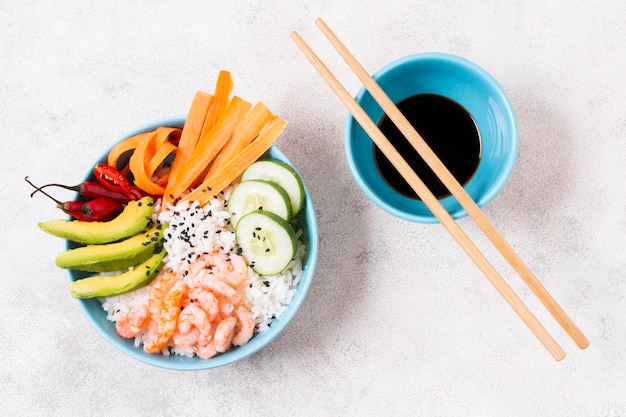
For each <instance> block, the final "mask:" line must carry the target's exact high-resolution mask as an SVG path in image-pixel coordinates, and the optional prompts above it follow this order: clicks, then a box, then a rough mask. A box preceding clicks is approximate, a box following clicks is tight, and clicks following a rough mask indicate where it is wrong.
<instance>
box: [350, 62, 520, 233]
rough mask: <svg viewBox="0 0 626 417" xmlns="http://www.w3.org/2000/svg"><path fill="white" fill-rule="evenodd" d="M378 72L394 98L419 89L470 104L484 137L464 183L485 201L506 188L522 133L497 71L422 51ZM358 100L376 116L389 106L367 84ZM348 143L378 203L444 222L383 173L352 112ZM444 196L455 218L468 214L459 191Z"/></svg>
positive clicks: (359, 178) (403, 214)
mask: <svg viewBox="0 0 626 417" xmlns="http://www.w3.org/2000/svg"><path fill="white" fill-rule="evenodd" d="M373 77H374V79H375V80H376V81H377V82H378V84H379V85H380V86H381V88H382V89H383V90H384V91H385V92H386V93H387V95H388V96H389V98H390V99H391V100H392V101H393V102H394V103H398V102H400V101H402V100H403V99H405V98H407V97H410V96H413V95H416V94H437V95H441V96H444V97H447V98H449V99H451V100H453V101H455V102H457V103H458V104H460V105H461V106H462V107H464V108H465V110H467V112H469V114H470V115H471V116H472V118H473V119H474V122H475V123H476V126H477V128H478V132H479V135H480V140H481V155H480V162H479V164H478V168H477V170H476V172H475V173H474V175H473V176H472V177H471V178H470V180H469V181H468V182H467V183H466V184H465V185H464V188H465V190H466V191H467V193H468V194H469V195H470V196H471V197H472V199H473V200H474V201H475V202H476V204H477V205H478V206H479V207H483V206H484V205H486V204H487V203H489V202H490V201H491V200H492V199H493V198H494V197H495V196H496V195H497V194H498V193H499V192H500V190H501V189H502V187H503V186H504V184H505V183H506V182H507V180H508V179H509V177H510V175H511V172H512V170H513V166H514V165H515V160H516V158H517V152H518V146H519V133H518V127H517V119H516V116H515V112H514V110H513V106H512V105H511V102H510V100H509V98H508V97H507V95H506V93H505V92H504V90H503V89H502V87H501V86H500V85H499V84H498V82H497V81H496V80H495V79H494V78H493V77H492V76H491V75H489V74H488V73H487V72H486V71H485V70H484V69H482V68H480V67H479V66H478V65H476V64H474V63H472V62H470V61H468V60H466V59H464V58H461V57H458V56H455V55H450V54H445V53H420V54H414V55H409V56H406V57H404V58H400V59H398V60H396V61H393V62H391V63H389V64H387V65H386V66H384V67H383V68H381V69H380V70H379V71H377V72H376V73H375V74H374V75H373ZM356 101H357V102H358V103H359V104H360V105H361V107H363V109H364V110H365V111H366V112H367V114H368V115H369V116H370V117H371V118H372V120H373V121H374V122H376V123H379V122H380V120H381V119H382V118H383V116H384V112H383V110H382V109H381V108H380V106H379V105H378V104H377V103H376V101H375V100H374V98H373V97H372V96H371V95H370V94H369V92H368V91H367V90H366V89H365V87H363V88H361V90H360V91H359V92H358V94H357V95H356ZM344 146H345V152H346V158H347V161H348V165H349V168H350V171H351V173H352V175H353V176H354V178H355V180H356V182H357V184H358V185H359V187H360V188H361V190H363V192H364V193H365V194H366V195H367V196H368V197H369V198H370V199H371V200H372V201H373V202H374V203H375V204H376V205H378V206H379V207H380V208H382V209H383V210H385V211H387V212H388V213H390V214H392V215H394V216H397V217H399V218H401V219H405V220H409V221H413V222H419V223H437V222H438V220H437V218H436V217H435V216H434V215H433V214H432V213H431V211H430V210H429V209H428V207H426V205H425V204H424V203H423V202H422V201H420V200H418V199H412V198H410V197H406V196H404V195H403V194H401V193H399V192H397V191H396V190H395V189H394V188H392V187H391V186H390V185H389V184H388V183H387V182H386V181H385V179H384V178H383V177H382V176H381V175H380V172H379V171H378V168H377V164H376V161H375V157H374V143H373V142H372V140H371V139H370V137H369V136H368V135H367V133H365V131H364V130H363V129H362V128H361V126H360V125H359V124H358V122H357V121H356V120H355V119H354V118H353V117H352V115H349V116H348V119H347V122H346V129H345V137H344ZM439 201H440V202H441V204H442V205H443V206H444V207H445V208H446V210H447V211H448V213H450V215H451V216H452V217H453V218H454V219H460V218H462V217H465V216H467V212H466V211H465V210H464V209H463V208H462V207H461V205H460V204H459V203H458V202H457V201H456V199H455V198H454V197H452V196H449V197H445V198H442V199H440V200H439Z"/></svg>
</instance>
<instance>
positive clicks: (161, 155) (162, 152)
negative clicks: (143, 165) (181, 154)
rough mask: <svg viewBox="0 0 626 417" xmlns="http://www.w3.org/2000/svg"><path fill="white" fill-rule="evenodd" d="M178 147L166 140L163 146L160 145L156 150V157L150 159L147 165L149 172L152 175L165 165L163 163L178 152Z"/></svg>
mask: <svg viewBox="0 0 626 417" xmlns="http://www.w3.org/2000/svg"><path fill="white" fill-rule="evenodd" d="M176 149H177V148H176V145H174V144H173V143H172V142H170V141H169V140H166V141H165V142H163V143H162V144H161V145H159V146H158V147H157V149H156V152H155V153H154V155H152V156H151V157H150V160H149V161H148V163H147V171H146V172H150V173H154V172H155V171H156V170H157V168H158V167H159V166H161V164H162V163H163V161H164V160H165V159H166V158H167V157H168V156H169V155H170V154H171V153H172V152H175V151H176ZM146 156H148V155H146Z"/></svg>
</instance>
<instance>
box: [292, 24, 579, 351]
mask: <svg viewBox="0 0 626 417" xmlns="http://www.w3.org/2000/svg"><path fill="white" fill-rule="evenodd" d="M316 23H317V24H318V25H319V26H320V28H321V29H322V31H323V32H324V34H325V35H326V36H327V37H328V38H329V40H330V39H333V40H331V42H332V43H333V45H334V46H335V47H336V48H337V44H339V45H340V49H342V50H343V51H344V54H342V56H344V55H345V52H346V51H347V49H346V48H345V47H344V46H343V45H341V42H340V41H339V40H338V39H337V38H336V36H334V34H332V32H331V31H330V29H328V27H327V26H326V25H325V24H324V22H323V21H322V20H321V19H318V20H317V21H316ZM291 37H292V38H293V40H294V41H295V42H296V44H297V45H298V47H299V48H300V49H301V50H302V51H303V53H304V54H305V56H306V57H307V58H308V59H309V61H310V62H311V63H312V64H313V66H314V67H315V69H316V70H317V71H318V72H319V73H320V75H321V76H322V78H323V79H324V80H325V81H326V83H327V84H328V85H329V86H330V88H331V89H332V90H333V92H335V94H336V95H337V96H338V97H339V99H340V100H341V101H342V102H343V104H344V105H345V106H346V107H347V108H348V110H349V111H350V112H351V113H352V115H353V116H354V117H355V119H356V120H357V121H358V122H359V124H361V126H362V127H363V129H364V130H365V131H366V132H367V133H368V135H369V136H370V137H371V138H372V140H373V141H374V143H376V145H377V146H378V147H379V148H380V149H381V151H382V152H383V153H384V154H385V156H386V157H387V158H388V159H389V160H390V161H391V162H392V163H393V164H394V166H395V167H396V169H398V171H399V172H400V174H401V175H402V176H403V177H404V178H405V179H406V180H407V182H408V183H409V184H410V185H411V187H412V188H413V190H414V191H415V192H416V193H417V194H418V196H419V197H420V198H421V199H422V201H423V202H424V203H425V204H426V206H427V207H428V208H429V209H430V210H431V211H432V212H433V214H434V215H435V217H437V219H438V220H439V221H440V223H441V224H442V225H443V226H444V227H445V228H446V230H448V232H449V233H450V234H451V235H452V237H453V238H454V239H455V240H456V241H457V242H458V243H459V245H460V246H461V247H462V248H463V249H464V250H465V252H466V253H467V254H468V255H469V256H470V258H471V259H472V260H473V261H474V263H476V265H477V266H478V267H479V269H480V270H481V271H482V272H483V274H485V276H486V277H487V278H488V279H489V281H490V282H491V283H492V285H494V287H495V288H496V290H497V291H498V292H499V293H500V294H501V295H502V297H503V298H504V299H505V300H506V301H507V303H508V304H509V305H510V306H511V307H512V308H513V310H514V311H515V312H516V313H517V314H518V315H519V317H520V318H521V319H522V321H524V323H525V324H526V325H527V326H528V327H529V328H530V330H531V331H532V332H533V333H534V334H535V335H536V337H537V338H538V339H539V340H540V341H541V343H542V344H543V345H544V346H545V347H546V349H547V350H548V351H549V352H550V354H552V356H553V357H554V358H555V359H557V360H561V359H563V358H564V357H565V352H564V351H563V349H561V347H560V346H559V345H558V344H557V343H556V341H555V340H554V338H552V336H551V335H550V334H549V333H548V332H547V330H546V329H545V328H544V327H543V325H542V324H541V323H540V322H539V321H538V320H537V319H536V317H535V316H534V315H533V314H532V313H531V312H530V310H529V309H528V308H527V307H526V306H525V305H524V303H523V302H522V301H521V300H520V299H519V297H518V296H517V295H516V294H515V293H514V292H513V290H512V289H511V288H510V287H509V286H508V285H507V284H506V282H505V281H504V280H503V279H502V277H501V276H500V275H499V274H498V272H497V271H496V270H495V268H493V266H492V265H491V264H490V263H489V261H488V260H487V259H486V258H485V256H484V255H483V254H482V253H481V252H480V250H479V249H478V248H477V247H476V246H475V245H474V244H473V242H472V241H471V240H470V239H469V238H468V236H467V235H466V234H465V233H464V232H463V230H462V229H461V228H460V227H459V226H458V224H457V223H456V222H455V221H454V219H452V217H451V216H450V215H449V214H448V212H447V211H446V210H445V208H444V207H443V206H442V205H441V204H440V203H439V200H437V198H436V197H435V196H434V195H433V194H432V192H430V190H429V189H428V187H426V186H425V184H424V183H423V182H422V181H421V179H420V178H419V177H418V176H417V175H416V174H415V172H414V171H413V170H412V169H411V168H410V167H409V165H408V164H407V163H406V161H404V159H403V158H402V156H401V155H400V154H399V153H398V152H397V151H396V150H395V148H394V147H393V146H392V145H391V144H390V143H389V141H388V140H387V138H386V137H385V136H384V134H383V133H382V132H381V131H380V129H379V128H378V126H377V125H376V124H375V123H374V122H373V121H372V120H371V119H370V117H369V116H368V115H367V113H365V111H364V110H363V109H362V108H361V107H360V106H359V105H358V103H356V101H355V100H354V99H353V98H352V96H351V95H350V93H348V91H347V90H346V89H345V88H344V87H343V86H342V85H341V83H340V82H339V81H338V80H337V79H336V78H335V76H334V75H333V74H332V73H331V72H330V70H329V69H328V68H327V67H326V66H325V65H324V63H323V62H322V61H321V60H320V59H319V57H317V55H316V54H315V53H314V52H313V51H312V50H311V48H310V47H309V46H308V45H307V44H306V42H304V40H303V39H302V38H301V37H300V36H299V35H298V34H297V33H296V32H293V33H292V34H291ZM337 49H339V48H337ZM348 56H350V57H351V55H350V54H349V52H348ZM344 59H345V58H344ZM349 61H354V62H356V59H354V57H352V59H351V60H349ZM353 64H354V63H353V62H352V63H351V66H352V65H353ZM357 66H358V67H360V68H362V67H361V66H360V65H358V63H357ZM353 70H354V71H355V72H357V73H358V71H357V70H355V69H353ZM363 71H364V70H363ZM364 72H365V73H366V74H367V72H366V71H364ZM367 75H368V76H369V74H367ZM372 81H373V80H372ZM374 84H376V83H375V81H374ZM376 85H377V84H376ZM366 87H367V85H366ZM368 89H369V88H368ZM381 91H382V90H381ZM370 93H371V91H370ZM383 94H384V93H383ZM372 95H373V94H372ZM373 96H374V95H373ZM374 98H375V99H377V101H378V98H377V97H376V96H374ZM389 102H391V101H390V100H389ZM379 104H381V102H380V101H379ZM383 104H384V105H383V106H382V107H383V110H385V112H386V113H387V114H389V112H388V109H386V108H385V107H387V106H388V103H384V101H383ZM391 107H392V109H391V110H390V112H392V113H393V109H395V110H396V111H397V112H398V113H399V114H400V115H401V116H402V114H401V113H400V112H399V110H397V108H396V107H395V105H394V104H393V102H391ZM402 117H403V116H402ZM392 120H393V118H392ZM405 120H406V119H405ZM394 122H395V120H394ZM407 124H409V126H410V123H408V121H407ZM413 130H414V129H413ZM403 133H404V132H403ZM425 146H426V147H427V148H428V146H427V145H425ZM431 152H432V151H431ZM433 155H434V154H433ZM435 172H436V171H435ZM452 179H453V180H454V181H456V180H455V179H454V177H453V176H452ZM444 184H445V183H444ZM446 185H447V184H446ZM461 188H462V187H461ZM468 198H469V196H468ZM469 199H470V200H471V198H469ZM472 202H473V200H472ZM466 210H467V209H466ZM478 211H480V210H479V209H478ZM468 212H469V210H468ZM546 293H547V291H546ZM574 327H575V326H574ZM583 338H584V336H583ZM587 343H588V342H587Z"/></svg>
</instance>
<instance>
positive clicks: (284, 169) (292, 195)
mask: <svg viewBox="0 0 626 417" xmlns="http://www.w3.org/2000/svg"><path fill="white" fill-rule="evenodd" d="M250 180H265V181H271V182H273V183H276V184H278V185H280V186H281V187H282V188H283V189H284V190H285V191H286V192H287V194H288V195H289V201H290V202H291V209H292V211H293V215H294V216H295V215H296V214H298V212H299V211H300V210H301V209H302V207H303V206H304V184H303V183H302V178H300V175H298V173H297V172H296V170H295V169H294V168H293V167H292V166H290V165H288V164H286V163H284V162H282V161H278V160H275V159H262V160H259V161H257V162H255V163H253V164H252V165H250V166H249V167H248V168H247V169H246V170H245V171H244V172H243V174H242V175H241V181H250Z"/></svg>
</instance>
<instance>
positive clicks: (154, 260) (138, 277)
mask: <svg viewBox="0 0 626 417" xmlns="http://www.w3.org/2000/svg"><path fill="white" fill-rule="evenodd" d="M157 248H160V250H159V251H158V253H154V255H152V256H151V257H150V258H148V259H147V260H146V261H144V262H143V263H141V264H139V265H137V266H135V267H134V268H133V269H131V270H129V271H126V272H124V273H122V274H120V275H95V276H92V277H87V278H83V279H79V280H78V281H73V282H71V283H70V294H71V295H72V297H74V298H96V297H109V296H112V295H117V294H122V293H125V292H128V291H131V290H134V289H135V288H139V287H141V286H144V285H146V284H148V283H150V282H152V280H153V279H154V278H155V277H156V276H157V274H158V273H159V271H160V270H161V268H162V266H163V257H164V256H165V253H166V252H165V250H164V249H163V247H162V246H161V245H158V246H157Z"/></svg>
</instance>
